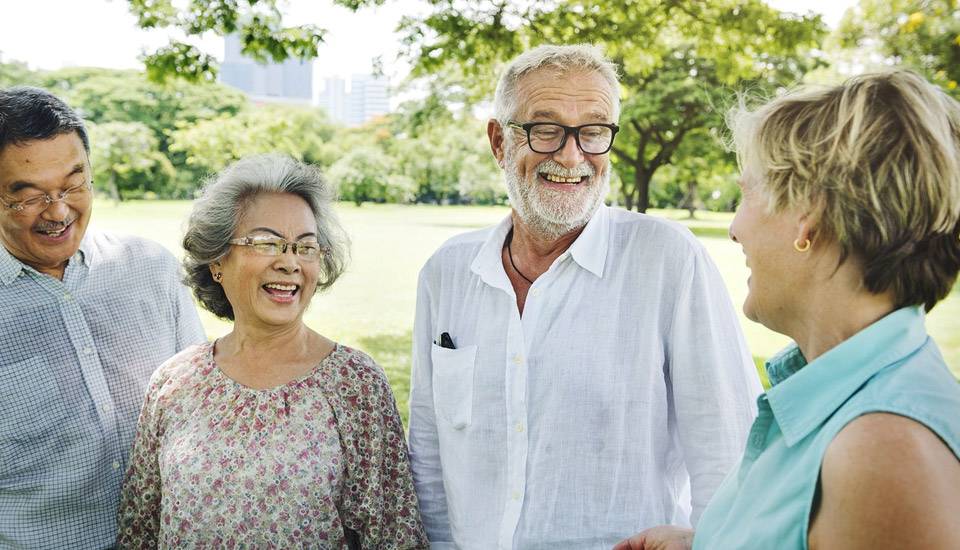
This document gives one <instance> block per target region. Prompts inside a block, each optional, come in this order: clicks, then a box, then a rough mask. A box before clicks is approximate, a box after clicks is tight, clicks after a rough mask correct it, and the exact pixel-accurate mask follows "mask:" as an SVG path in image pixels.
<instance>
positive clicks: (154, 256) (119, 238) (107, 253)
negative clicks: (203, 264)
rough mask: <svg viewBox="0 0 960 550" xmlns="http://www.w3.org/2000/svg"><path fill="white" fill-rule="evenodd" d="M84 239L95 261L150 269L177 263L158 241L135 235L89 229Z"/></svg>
mask: <svg viewBox="0 0 960 550" xmlns="http://www.w3.org/2000/svg"><path fill="white" fill-rule="evenodd" d="M85 241H86V242H85V245H86V246H90V247H92V248H93V252H94V258H95V261H96V262H97V263H101V264H114V263H122V264H124V265H125V267H127V268H136V267H137V266H143V267H145V268H147V269H150V270H156V269H157V268H158V267H163V266H166V267H167V268H168V269H169V267H171V266H177V265H178V264H177V260H176V258H174V256H173V254H172V253H171V252H170V251H169V250H167V249H166V248H164V247H163V246H162V245H161V244H160V243H158V242H156V241H152V240H150V239H146V238H143V237H138V236H136V235H128V234H123V233H113V232H109V231H90V232H89V233H88V234H87V237H86V239H85Z"/></svg>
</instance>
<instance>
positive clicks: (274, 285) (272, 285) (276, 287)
mask: <svg viewBox="0 0 960 550" xmlns="http://www.w3.org/2000/svg"><path fill="white" fill-rule="evenodd" d="M263 286H265V287H267V288H272V289H274V290H282V291H288V292H292V291H294V290H296V289H297V285H282V284H280V283H267V284H265V285H263Z"/></svg>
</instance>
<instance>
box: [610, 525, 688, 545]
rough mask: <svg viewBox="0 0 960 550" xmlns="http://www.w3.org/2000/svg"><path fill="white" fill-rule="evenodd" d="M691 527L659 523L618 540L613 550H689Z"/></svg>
mask: <svg viewBox="0 0 960 550" xmlns="http://www.w3.org/2000/svg"><path fill="white" fill-rule="evenodd" d="M692 547H693V529H686V528H684V527H674V526H673V525H661V526H659V527H651V528H650V529H647V530H645V531H643V532H642V533H640V534H639V535H634V536H632V537H630V538H628V539H627V540H624V541H620V542H619V543H617V545H616V546H614V547H613V550H690V548H692Z"/></svg>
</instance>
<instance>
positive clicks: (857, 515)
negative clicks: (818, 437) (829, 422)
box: [810, 413, 960, 549]
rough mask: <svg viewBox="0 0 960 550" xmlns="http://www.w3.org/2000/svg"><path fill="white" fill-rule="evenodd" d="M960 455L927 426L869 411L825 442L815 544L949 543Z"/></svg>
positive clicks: (957, 506)
mask: <svg viewBox="0 0 960 550" xmlns="http://www.w3.org/2000/svg"><path fill="white" fill-rule="evenodd" d="M957 487H960V460H958V459H957V457H956V456H955V455H954V454H953V452H952V451H951V450H950V448H949V447H948V446H947V445H946V443H944V442H943V441H942V440H941V439H940V438H939V437H938V436H937V434H935V433H934V432H933V431H931V430H930V429H929V428H928V427H927V426H925V425H923V424H922V423H920V422H918V421H916V420H913V419H910V418H907V417H904V416H900V415H896V414H889V413H871V414H866V415H863V416H861V417H858V418H856V419H855V420H853V421H851V422H850V423H849V424H847V425H846V426H845V427H844V428H843V429H842V430H840V432H839V433H838V434H837V436H836V437H835V438H834V439H833V441H832V442H831V443H830V445H829V446H828V447H827V450H826V453H825V454H824V457H823V463H822V466H821V470H820V495H821V498H820V505H819V508H818V511H817V513H816V516H815V517H814V518H813V521H812V522H811V526H810V546H811V548H813V547H816V548H818V549H819V548H830V547H833V546H834V545H836V544H837V542H838V541H843V545H844V547H846V548H907V547H922V548H950V547H954V546H955V544H956V541H957V540H960V526H958V524H957V523H956V521H954V519H953V518H956V517H957V516H958V515H960V492H958V491H957V490H956V488H957Z"/></svg>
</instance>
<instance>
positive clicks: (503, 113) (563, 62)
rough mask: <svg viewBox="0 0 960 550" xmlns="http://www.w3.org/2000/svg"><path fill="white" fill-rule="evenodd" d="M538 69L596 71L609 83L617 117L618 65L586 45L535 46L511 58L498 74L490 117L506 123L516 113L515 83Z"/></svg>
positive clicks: (618, 110)
mask: <svg viewBox="0 0 960 550" xmlns="http://www.w3.org/2000/svg"><path fill="white" fill-rule="evenodd" d="M538 69H552V70H554V71H556V72H558V73H560V74H565V73H568V72H570V71H575V70H585V71H596V72H598V73H600V76H602V77H603V78H604V79H605V80H606V81H607V83H609V84H610V95H611V97H610V99H611V100H612V101H613V119H614V121H616V120H617V119H619V118H620V81H619V79H618V78H617V66H616V65H614V64H613V63H612V62H611V61H610V60H609V59H607V58H606V57H605V56H604V55H603V52H601V51H600V48H598V47H596V46H591V45H588V44H576V45H570V46H538V47H536V48H533V49H532V50H527V51H526V52H524V53H522V54H520V55H518V56H517V57H515V58H513V60H512V61H511V62H510V64H509V65H507V68H506V69H505V70H504V71H503V75H501V76H500V82H499V83H497V91H496V93H495V94H494V96H493V113H494V114H493V116H494V118H495V119H497V120H498V121H500V124H501V125H505V124H506V123H507V122H508V121H510V120H511V119H512V118H513V117H514V116H516V114H517V109H518V108H519V105H518V98H517V84H518V83H519V82H520V79H522V78H523V77H524V76H526V75H527V74H530V73H531V72H534V71H536V70H538Z"/></svg>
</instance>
